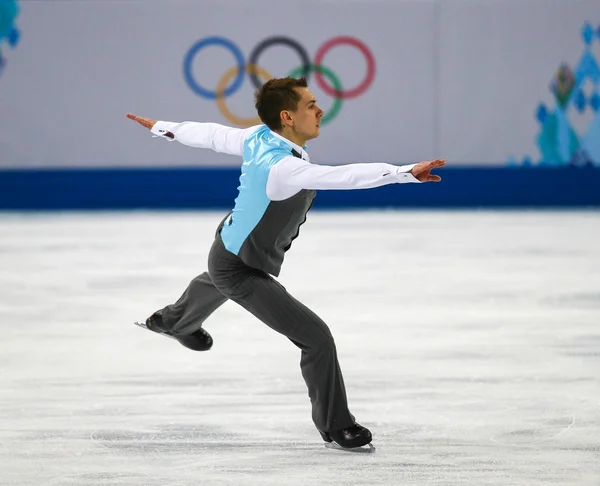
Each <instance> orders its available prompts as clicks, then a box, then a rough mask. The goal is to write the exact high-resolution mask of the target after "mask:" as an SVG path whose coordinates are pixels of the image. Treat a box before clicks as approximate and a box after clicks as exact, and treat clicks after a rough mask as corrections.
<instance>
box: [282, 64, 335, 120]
mask: <svg viewBox="0 0 600 486" xmlns="http://www.w3.org/2000/svg"><path fill="white" fill-rule="evenodd" d="M306 69H307V68H306V66H300V67H298V68H296V69H294V70H293V71H292V72H291V73H290V74H288V76H289V77H290V78H296V77H298V76H299V75H300V74H304V73H305V72H306ZM308 71H309V72H313V71H319V72H320V73H322V74H324V75H325V77H327V78H329V81H331V84H333V87H334V88H335V90H336V91H337V92H338V93H340V92H342V91H343V89H342V83H341V82H340V80H339V78H338V77H337V76H336V75H335V74H333V71H332V70H331V69H329V68H326V67H325V66H316V65H314V64H310V65H309V66H308ZM342 102H343V100H342V98H334V101H333V105H331V108H330V109H329V111H328V112H327V113H326V114H325V116H323V118H321V123H322V124H323V125H327V124H328V123H329V122H330V121H332V120H333V119H334V118H335V117H336V116H337V115H338V113H339V112H340V110H341V109H342Z"/></svg>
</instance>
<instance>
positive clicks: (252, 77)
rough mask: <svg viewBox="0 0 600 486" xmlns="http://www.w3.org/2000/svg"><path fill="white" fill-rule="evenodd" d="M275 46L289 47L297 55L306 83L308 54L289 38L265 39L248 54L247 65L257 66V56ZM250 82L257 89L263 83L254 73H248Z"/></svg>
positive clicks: (308, 69)
mask: <svg viewBox="0 0 600 486" xmlns="http://www.w3.org/2000/svg"><path fill="white" fill-rule="evenodd" d="M275 44H283V45H284V46H288V47H291V48H292V49H294V50H295V51H296V52H297V53H298V55H299V56H300V59H301V60H302V72H303V77H304V78H306V80H307V81H308V76H309V75H310V57H308V53H307V52H306V49H304V47H302V45H300V44H299V43H298V42H296V41H295V40H294V39H290V38H289V37H267V38H266V39H265V40H264V41H262V42H261V43H260V44H258V45H257V46H256V47H255V48H254V50H253V51H252V53H251V54H250V60H249V64H254V65H255V66H258V56H260V55H261V54H262V52H263V51H264V50H265V49H266V48H267V47H271V46H272V45H275ZM250 80H251V81H252V84H253V85H254V86H255V87H256V88H257V89H259V88H260V87H261V86H262V85H263V82H262V81H261V80H260V79H259V78H258V74H257V73H255V72H252V73H250Z"/></svg>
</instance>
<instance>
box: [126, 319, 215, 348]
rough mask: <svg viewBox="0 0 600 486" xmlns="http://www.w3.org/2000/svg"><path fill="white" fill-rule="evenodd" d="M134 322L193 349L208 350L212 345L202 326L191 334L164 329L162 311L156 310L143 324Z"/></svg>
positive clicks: (210, 338)
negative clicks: (180, 333)
mask: <svg viewBox="0 0 600 486" xmlns="http://www.w3.org/2000/svg"><path fill="white" fill-rule="evenodd" d="M136 324H137V325H138V326H141V327H145V328H146V329H150V330H151V331H154V332H156V333H158V334H163V335H165V336H168V337H170V338H171V339H175V340H176V341H179V343H180V344H181V345H182V346H185V347H186V348H188V349H191V350H193V351H208V350H209V349H210V348H212V345H213V339H212V337H211V335H210V334H208V332H206V331H205V330H204V329H202V328H200V329H198V330H197V331H195V332H193V333H192V334H186V335H175V334H173V333H172V332H170V331H168V330H166V329H165V327H164V324H163V320H162V311H156V312H155V313H154V314H152V315H151V316H150V317H148V319H146V323H145V324H142V323H140V322H136Z"/></svg>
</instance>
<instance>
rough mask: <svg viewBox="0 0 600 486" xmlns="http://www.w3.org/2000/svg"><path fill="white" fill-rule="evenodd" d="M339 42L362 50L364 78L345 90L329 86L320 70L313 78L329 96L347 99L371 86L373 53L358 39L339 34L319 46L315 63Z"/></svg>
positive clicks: (373, 62) (373, 64)
mask: <svg viewBox="0 0 600 486" xmlns="http://www.w3.org/2000/svg"><path fill="white" fill-rule="evenodd" d="M341 44H349V45H351V46H354V47H356V48H357V49H358V50H359V51H360V52H362V54H363V56H365V59H366V60H367V75H366V76H365V79H363V81H362V83H360V84H359V85H358V86H357V87H356V88H354V89H349V90H345V91H337V90H335V89H334V88H332V87H331V86H329V85H328V84H327V82H326V81H325V78H324V77H323V73H322V72H321V71H318V70H316V71H315V79H316V80H317V83H318V84H319V87H320V88H321V89H322V90H323V91H324V92H325V93H327V94H328V95H329V96H333V97H334V98H341V99H343V100H347V99H350V98H356V97H357V96H359V95H361V94H363V93H364V92H365V91H366V90H367V89H368V88H369V86H371V83H372V82H373V79H374V78H375V57H373V53H372V52H371V51H370V50H369V48H368V47H367V46H366V45H365V44H364V43H362V42H361V41H359V40H358V39H355V38H354V37H345V36H339V37H333V38H332V39H329V40H328V41H327V42H325V44H323V45H322V46H321V47H319V50H318V51H317V53H316V54H315V64H316V65H317V66H320V65H321V61H323V58H324V57H325V54H326V53H327V51H328V50H329V49H331V48H333V47H335V46H338V45H341Z"/></svg>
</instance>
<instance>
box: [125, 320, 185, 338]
mask: <svg viewBox="0 0 600 486" xmlns="http://www.w3.org/2000/svg"><path fill="white" fill-rule="evenodd" d="M134 324H135V325H136V326H138V327H141V328H142V329H146V330H147V331H150V329H148V326H146V323H145V322H138V321H135V322H134ZM158 334H161V335H163V336H167V337H168V338H171V339H175V341H177V338H175V337H174V336H170V335H168V334H164V333H162V332H161V333H158Z"/></svg>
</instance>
